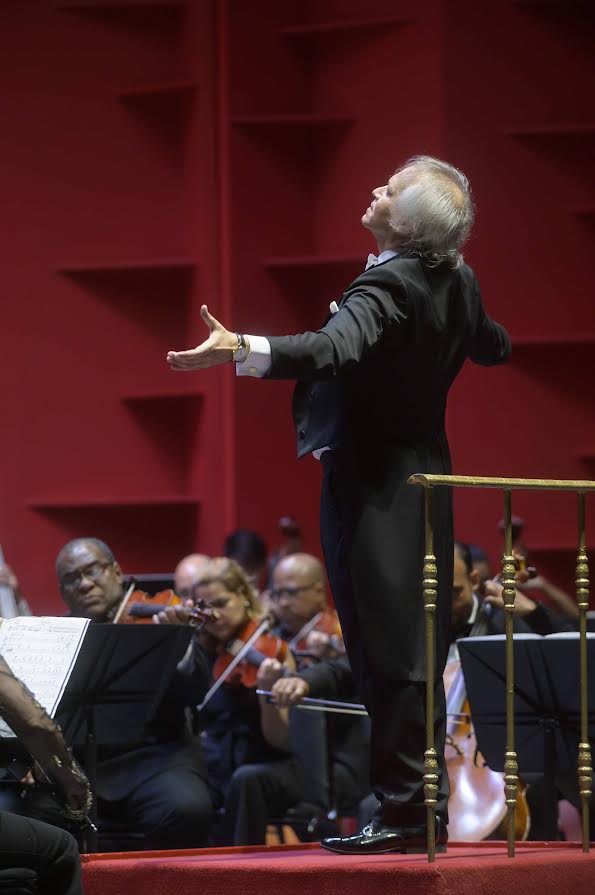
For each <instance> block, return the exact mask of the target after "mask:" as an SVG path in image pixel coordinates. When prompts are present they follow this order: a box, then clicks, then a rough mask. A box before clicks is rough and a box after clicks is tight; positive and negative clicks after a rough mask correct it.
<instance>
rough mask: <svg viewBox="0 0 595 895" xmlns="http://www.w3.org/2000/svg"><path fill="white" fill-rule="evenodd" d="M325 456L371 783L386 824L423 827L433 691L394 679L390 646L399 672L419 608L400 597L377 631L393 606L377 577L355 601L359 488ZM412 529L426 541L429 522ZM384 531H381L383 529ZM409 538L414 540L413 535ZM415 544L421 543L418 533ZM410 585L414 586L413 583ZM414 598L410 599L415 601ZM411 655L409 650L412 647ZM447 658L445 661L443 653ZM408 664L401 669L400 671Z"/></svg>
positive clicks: (336, 573) (328, 552)
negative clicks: (404, 641)
mask: <svg viewBox="0 0 595 895" xmlns="http://www.w3.org/2000/svg"><path fill="white" fill-rule="evenodd" d="M322 456H323V461H324V462H323V467H324V477H323V483H322V494H321V518H320V521H321V538H322V548H323V552H324V557H325V561H326V566H327V572H328V576H329V580H330V583H331V589H332V592H333V597H334V600H335V606H336V608H337V612H338V614H339V619H340V622H341V627H342V629H343V636H344V638H345V646H346V649H347V654H348V657H349V661H350V663H351V667H352V671H353V675H354V678H355V682H356V685H357V688H358V691H359V694H360V698H361V699H362V701H363V702H364V704H365V706H366V708H367V710H368V713H369V715H370V719H371V725H372V742H371V760H370V782H371V785H372V789H373V790H374V793H375V794H376V796H377V798H378V800H379V801H380V803H381V811H380V812H379V814H380V819H381V820H382V822H383V823H385V824H389V825H391V826H392V825H395V826H397V825H400V824H423V823H424V822H425V819H426V809H425V803H424V790H423V774H424V752H425V748H426V711H425V700H426V685H425V682H424V681H423V680H421V681H420V680H411V679H407V678H406V677H405V675H404V673H403V671H399V670H397V671H396V673H395V674H394V675H391V674H390V673H389V671H390V666H391V662H390V649H391V638H392V643H393V644H394V645H393V647H392V648H393V649H394V652H395V660H396V661H395V667H396V668H397V669H398V668H399V665H398V658H399V657H398V651H399V645H398V644H399V634H400V633H401V632H400V628H402V629H407V627H408V624H409V623H410V621H411V619H410V618H409V617H408V615H407V614H408V613H411V612H412V602H413V603H414V601H412V600H411V599H407V600H402V603H401V604H400V603H399V602H398V601H399V594H394V599H393V600H392V605H391V607H390V616H389V617H387V618H386V619H384V618H383V617H382V616H381V615H380V616H378V621H377V622H376V623H374V622H371V621H370V618H374V613H375V612H376V613H377V607H378V605H379V603H381V601H382V602H384V603H387V602H390V599H389V600H387V594H386V593H382V594H376V593H375V589H374V581H373V576H372V575H371V576H370V587H369V592H368V593H367V595H366V601H363V600H362V599H361V594H360V598H359V599H358V597H357V595H356V593H355V588H354V577H353V570H352V564H353V553H352V551H353V543H354V537H353V527H354V517H355V516H356V514H357V508H356V510H355V511H354V498H353V491H354V487H353V486H354V485H355V490H357V483H354V482H353V479H350V477H349V476H348V475H347V474H346V472H345V469H341V467H340V464H339V463H338V462H337V459H336V458H335V457H333V455H332V454H323V455H322ZM408 487H411V486H408ZM447 510H448V508H447ZM388 521H390V520H388ZM411 524H412V525H414V526H416V527H419V528H420V532H419V537H420V538H423V517H421V518H416V517H415V516H412V518H411ZM388 527H389V526H388V524H387V528H388ZM381 528H382V525H381V523H380V525H379V529H381ZM407 534H408V537H410V532H409V533H407ZM415 538H417V533H416V534H415ZM359 539H360V546H359V548H358V549H359V550H360V551H361V540H362V538H361V533H360V534H359ZM403 540H405V537H404V538H403ZM445 540H447V539H445ZM400 546H401V545H400V544H399V543H398V541H395V543H394V545H393V550H394V553H393V555H392V556H387V565H390V564H391V562H392V564H393V565H394V564H395V563H397V564H398V563H399V562H401V563H402V564H403V565H405V564H406V563H410V562H411V559H410V558H409V557H408V556H406V555H404V554H403V552H402V551H401V553H399V548H400ZM443 548H444V549H443V550H442V554H443V555H442V556H441V557H440V559H442V565H443V567H444V566H446V570H445V571H446V575H447V576H448V575H450V590H449V593H450V591H451V590H452V570H451V566H450V564H447V557H448V553H449V552H450V557H451V562H452V547H451V545H450V544H449V543H446V544H445V545H444V544H443ZM371 552H373V551H371ZM413 561H414V562H416V558H415V557H413ZM414 575H416V576H419V579H421V563H420V564H419V569H417V568H415V569H414ZM384 577H387V578H390V574H387V575H384V570H383V574H379V575H378V576H377V579H376V580H381V579H382V578H384ZM405 577H406V576H405ZM409 578H410V579H411V576H409ZM417 589H418V588H416V593H417ZM443 590H444V588H443ZM360 591H361V588H360ZM401 596H402V595H401ZM407 596H408V597H409V598H410V597H411V595H410V594H408V595H407ZM414 605H415V607H416V611H418V609H417V607H418V605H419V607H420V608H419V611H421V606H422V605H423V604H422V603H421V602H420V603H419V604H415V603H414ZM444 608H445V607H444V606H443V607H442V612H439V613H438V614H437V615H438V619H442V620H444V618H445V612H444ZM366 613H368V617H367V618H365V619H364V615H365V614H366ZM364 622H365V623H366V630H367V634H368V636H367V640H366V639H365V638H364V637H363V636H362V633H361V632H362V627H363V624H364ZM374 624H376V628H377V638H373V637H371V636H370V631H371V630H372V629H373V627H374ZM439 624H440V625H441V627H440V630H439V637H441V639H442V641H446V638H447V630H444V631H443V630H442V628H444V627H445V626H444V624H443V623H442V622H440V623H439ZM418 627H419V626H418ZM387 628H389V629H390V630H387ZM404 650H405V651H406V650H407V646H406V647H405V648H404ZM375 652H376V654H375ZM381 652H382V656H381V659H380V660H379V658H378V655H379V654H380V653H381ZM442 653H444V649H443V650H442ZM402 664H403V663H402V662H401V667H402ZM441 665H442V663H441V660H440V659H439V661H438V665H437V669H436V673H437V684H436V687H435V694H434V697H435V705H436V712H435V719H434V738H435V744H436V749H437V751H438V754H439V756H443V754H444V744H445V737H446V703H445V698H444V686H443V684H442V667H441ZM439 773H440V780H439V792H438V804H437V811H438V812H440V814H441V815H442V817H443V818H444V819H445V821H446V822H448V810H447V805H448V793H449V784H448V774H447V772H446V768H445V763H444V761H443V760H442V759H441V758H440V759H439Z"/></svg>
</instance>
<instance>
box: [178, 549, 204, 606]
mask: <svg viewBox="0 0 595 895" xmlns="http://www.w3.org/2000/svg"><path fill="white" fill-rule="evenodd" d="M208 561H209V557H208V556H206V555H205V554H204V553H190V554H189V555H188V556H184V557H183V559H181V560H180V562H179V563H178V564H177V566H176V568H175V571H174V590H175V592H176V594H177V595H178V596H179V597H181V598H182V599H183V600H190V599H192V592H193V590H194V586H195V584H196V582H197V581H198V580H199V579H200V576H201V575H202V573H203V571H204V569H205V567H206V565H207V563H208Z"/></svg>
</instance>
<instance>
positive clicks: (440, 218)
mask: <svg viewBox="0 0 595 895" xmlns="http://www.w3.org/2000/svg"><path fill="white" fill-rule="evenodd" d="M397 173H398V174H403V179H405V181H406V180H407V179H409V177H410V182H409V183H407V182H406V183H405V186H404V187H403V188H402V189H401V191H400V192H399V194H398V196H397V201H396V202H395V205H394V209H393V212H392V215H391V220H390V223H391V227H392V228H393V230H394V231H395V233H397V234H398V236H399V241H400V246H401V248H402V249H403V250H406V251H410V252H414V253H415V254H417V255H419V256H420V257H421V258H422V259H423V260H424V261H425V262H426V264H428V265H430V266H433V267H435V266H437V265H438V264H443V263H446V264H448V265H449V267H453V268H456V267H459V265H461V264H462V262H463V256H462V254H461V247H462V246H463V243H464V242H465V240H466V239H467V237H468V236H469V233H470V232H471V227H472V226H473V217H474V208H473V201H472V198H471V189H470V187H469V181H468V180H467V178H466V177H465V175H464V174H463V173H462V171H459V170H458V169H457V168H455V167H454V166H453V165H449V164H448V163H447V162H442V161H440V159H436V158H432V157H431V156H429V155H416V156H413V158H410V159H409V160H408V161H406V162H405V164H404V165H403V166H402V167H401V168H399V170H398V171H397Z"/></svg>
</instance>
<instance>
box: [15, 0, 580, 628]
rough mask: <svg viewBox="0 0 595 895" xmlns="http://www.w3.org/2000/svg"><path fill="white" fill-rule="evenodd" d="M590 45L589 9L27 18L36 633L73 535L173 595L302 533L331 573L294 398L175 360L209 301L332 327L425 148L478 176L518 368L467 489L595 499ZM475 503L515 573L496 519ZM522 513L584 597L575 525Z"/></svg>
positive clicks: (194, 9) (498, 387)
mask: <svg viewBox="0 0 595 895" xmlns="http://www.w3.org/2000/svg"><path fill="white" fill-rule="evenodd" d="M84 6H86V7H87V8H86V9H83V8H82V7H84ZM592 25H593V12H592V11H591V7H590V5H589V4H584V3H576V4H574V3H564V2H560V3H532V2H509V0H501V2H498V3H495V4H489V5H488V4H478V3H474V2H471V0H456V2H453V0H451V2H447V0H424V2H417V3H415V4H411V3H404V2H398V0H391V2H385V0H369V2H368V3H366V4H365V7H363V6H362V4H361V3H356V2H355V0H342V2H338V0H333V2H331V0H328V2H323V0H312V2H309V3H305V2H303V0H302V2H284V3H278V2H272V0H251V2H250V3H246V2H244V0H219V2H215V0H194V2H193V0H188V2H185V3H184V2H176V0H170V2H152V3H150V2H144V3H139V2H136V3H132V2H125V0H121V2H113V0H111V2H107V0H104V2H102V3H100V2H95V3H90V2H89V0H87V3H83V2H81V3H66V2H63V3H58V2H50V0H18V2H17V0H8V2H6V0H5V2H4V3H3V4H2V7H1V9H0V77H1V83H2V85H3V88H2V110H3V140H2V141H1V142H0V170H1V171H2V173H3V190H2V197H3V202H2V204H1V205H0V226H1V228H2V236H3V239H2V243H1V244H2V247H3V252H2V262H3V263H2V270H3V287H4V288H3V289H2V293H1V295H2V332H3V340H2V344H3V349H4V350H3V352H2V357H1V359H0V364H2V376H1V381H2V382H3V384H4V388H3V390H2V418H3V421H4V426H3V432H4V437H3V439H2V444H1V447H0V469H1V470H2V473H1V475H0V543H2V544H3V546H4V549H5V552H6V555H7V559H8V561H9V562H11V564H12V565H13V566H14V567H15V568H16V569H17V571H18V573H19V576H20V578H21V579H22V582H23V587H24V589H25V590H26V591H27V593H28V594H29V596H30V599H31V601H32V603H33V604H34V608H35V610H36V611H38V612H39V611H55V610H57V609H58V607H59V601H58V598H57V593H56V588H55V583H54V578H53V571H52V563H53V558H54V556H55V553H56V552H57V550H58V549H59V547H60V546H61V544H62V543H63V542H64V540H65V539H66V538H68V537H71V536H74V535H77V534H82V533H91V534H96V535H99V536H100V537H104V538H106V539H107V540H108V541H109V542H110V543H111V544H112V546H113V548H114V550H115V551H116V554H117V556H118V557H119V558H120V560H121V562H122V564H123V566H124V567H125V568H126V569H127V570H133V571H134V570H136V571H141V570H142V571H161V570H164V569H166V568H172V567H173V564H174V563H175V561H176V559H177V558H178V557H179V556H180V555H182V554H183V553H185V552H187V551H189V550H191V549H194V548H199V549H202V550H205V551H212V552H216V551H218V550H219V549H220V545H221V542H222V539H223V536H224V534H225V532H226V531H228V530H229V529H230V528H232V527H234V526H235V525H242V526H249V527H254V528H257V529H259V530H261V531H262V532H263V533H264V534H265V535H266V536H267V537H268V539H269V540H270V541H271V542H274V541H275V536H276V535H275V529H276V520H277V518H278V517H279V516H280V515H282V514H284V513H287V512H292V513H294V514H295V515H296V516H298V518H299V519H300V520H301V521H302V522H303V523H304V526H305V529H306V543H307V546H308V548H309V549H312V550H316V549H317V539H318V529H317V519H316V516H317V487H318V477H319V470H318V468H317V466H316V463H315V461H313V460H311V459H310V458H306V459H305V460H302V461H300V463H296V461H295V460H294V441H293V432H292V429H291V420H290V413H289V402H290V391H291V386H290V385H289V384H285V383H254V382H250V381H245V380H242V381H236V380H235V378H234V377H233V372H232V370H231V369H228V370H224V371H215V372H213V373H212V374H208V375H206V376H204V377H200V378H199V377H183V376H176V375H175V374H169V373H168V371H167V370H166V369H165V365H164V363H163V360H164V356H165V352H166V351H167V349H168V348H169V347H177V346H186V345H189V344H192V343H195V342H196V341H197V340H198V339H199V338H201V337H202V326H201V324H200V322H199V319H198V308H199V306H200V303H201V302H202V301H208V303H209V306H210V307H211V310H212V311H213V312H214V313H215V314H220V315H221V316H222V318H223V319H224V321H225V322H226V323H228V324H230V325H233V326H234V328H235V327H237V328H238V329H243V330H245V331H248V332H263V333H280V332H286V331H297V330H301V329H304V328H316V326H317V325H318V324H319V322H320V320H321V318H322V316H323V314H324V312H325V307H326V306H327V305H328V302H329V301H330V300H331V299H332V298H335V297H337V295H339V294H340V292H341V288H342V286H343V285H344V284H345V283H346V282H347V281H348V280H349V279H350V278H351V277H353V276H354V275H356V274H357V272H358V270H359V269H360V265H361V259H362V258H363V257H365V255H366V254H367V252H368V251H370V250H371V249H373V246H372V245H371V244H370V241H369V238H368V237H367V234H366V233H365V232H364V231H362V229H361V227H360V226H359V223H358V222H359V217H360V215H361V212H362V210H363V209H364V208H365V207H366V206H367V204H368V195H369V191H370V188H371V187H373V186H375V185H376V184H377V183H380V182H383V181H384V179H385V178H386V176H387V175H388V174H390V173H391V172H392V170H393V169H394V167H395V166H396V165H397V164H398V163H399V162H400V161H401V160H402V159H403V158H404V157H406V156H407V155H409V154H412V153H414V152H429V153H434V154H437V155H440V156H443V157H446V158H448V159H449V160H451V161H453V162H454V163H455V164H458V165H460V166H461V167H462V168H463V169H464V170H465V171H466V172H467V173H468V174H469V176H470V179H471V182H472V185H473V189H474V193H475V197H476V202H477V206H478V218H477V226H476V229H475V232H474V235H473V238H472V240H471V242H470V244H469V247H468V252H467V257H468V260H469V261H470V263H472V264H473V266H475V268H476V269H477V271H478V273H479V275H480V279H481V283H482V287H483V292H484V298H485V301H486V304H487V307H488V309H489V310H490V311H491V312H492V313H493V315H494V316H495V317H497V318H498V319H500V320H502V322H504V323H505V324H506V325H507V326H508V327H509V328H510V330H511V332H512V335H513V338H514V342H515V351H514V358H513V361H512V363H511V364H510V365H509V366H508V367H507V368H503V369H500V370H497V371H494V370H491V371H484V370H480V369H479V368H473V369H471V368H470V369H466V370H465V371H464V373H463V375H462V377H461V378H460V380H459V382H458V383H457V385H456V387H455V390H454V393H453V397H452V400H451V404H450V408H449V433H450V437H451V442H452V446H453V454H454V461H455V469H456V470H457V471H459V472H472V473H476V474H504V475H509V474H510V475H528V476H537V475H542V476H552V477H580V478H585V477H593V474H594V473H595V461H594V457H595V426H594V423H593V414H592V413H591V409H592V408H591V404H592V400H593V398H592V394H593V392H592V388H591V383H592V370H593V360H592V358H593V346H594V345H595V323H594V320H593V312H592V305H591V295H590V291H591V269H590V267H591V265H590V249H591V246H592V238H593V221H594V220H595V214H594V209H595V204H594V202H593V192H592V190H593V166H592V162H591V159H592V156H593V144H594V142H595V137H594V135H595V129H594V127H593V124H594V122H593V108H594V104H593V88H592V85H593V83H594V81H593V61H592V58H591V57H590V55H589V52H588V46H589V45H588V40H587V37H586V36H587V35H588V34H589V33H592ZM302 26H303V27H302ZM456 505H457V511H458V515H457V525H458V535H459V536H460V537H463V538H467V539H470V540H473V541H475V542H479V543H482V544H485V545H486V546H487V547H488V548H490V550H492V551H495V549H496V547H497V537H496V529H495V522H496V521H497V518H499V515H500V503H499V499H498V498H497V496H496V495H494V494H491V493H488V494H484V495H480V496H476V495H473V496H472V495H470V493H463V492H461V493H459V494H458V495H457V502H456ZM514 508H515V511H516V512H519V513H520V514H521V515H523V516H525V518H526V519H527V521H528V524H529V528H528V531H527V540H528V541H529V544H530V545H531V544H533V546H534V547H536V548H538V551H539V552H538V556H536V559H537V558H538V559H539V562H540V565H541V566H542V568H543V569H544V570H546V571H550V572H552V573H554V574H556V573H557V574H558V575H559V576H560V575H561V576H562V579H564V577H565V576H566V577H567V578H568V579H570V578H571V577H572V565H573V561H572V555H571V554H572V552H573V551H574V538H575V512H574V507H573V505H572V499H571V498H568V497H566V498H563V497H560V496H556V497H544V496H535V495H521V496H520V497H518V498H515V507H514ZM562 562H564V563H565V568H566V569H567V570H570V571H569V573H568V572H560V571H559V567H560V564H561V563H562Z"/></svg>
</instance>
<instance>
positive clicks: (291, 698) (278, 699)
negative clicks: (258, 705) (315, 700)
mask: <svg viewBox="0 0 595 895" xmlns="http://www.w3.org/2000/svg"><path fill="white" fill-rule="evenodd" d="M271 692H272V694H273V702H274V703H275V705H278V706H279V707H280V708H287V707H288V706H290V705H296V704H297V703H298V702H300V700H302V699H304V697H306V696H307V695H308V693H309V692H310V684H308V683H307V682H306V681H304V680H303V679H302V678H301V677H282V678H281V679H280V680H278V681H277V683H276V684H274V686H273V687H272V689H271Z"/></svg>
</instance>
